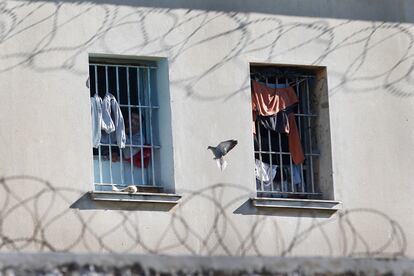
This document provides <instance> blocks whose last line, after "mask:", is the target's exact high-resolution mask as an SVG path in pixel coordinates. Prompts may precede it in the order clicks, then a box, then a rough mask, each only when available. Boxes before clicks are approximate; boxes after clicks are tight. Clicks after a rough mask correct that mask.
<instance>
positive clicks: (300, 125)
mask: <svg viewBox="0 0 414 276" xmlns="http://www.w3.org/2000/svg"><path fill="white" fill-rule="evenodd" d="M296 91H297V93H296V94H297V95H298V99H299V104H298V112H299V114H304V113H305V112H304V111H303V110H302V101H303V98H302V96H301V89H300V81H299V79H298V77H296ZM298 123H299V139H300V141H301V143H302V137H303V134H302V132H303V128H302V118H301V116H298ZM300 182H301V183H300V185H301V186H302V193H304V192H305V179H304V178H303V163H301V164H300Z"/></svg>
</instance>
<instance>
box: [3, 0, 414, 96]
mask: <svg viewBox="0 0 414 276" xmlns="http://www.w3.org/2000/svg"><path fill="white" fill-rule="evenodd" d="M102 2H105V1H102ZM102 2H101V1H99V3H98V2H94V1H59V2H55V1H53V2H52V1H49V2H48V1H46V2H34V1H16V2H13V1H7V2H3V3H1V5H0V14H1V16H0V18H1V19H0V53H1V54H0V60H1V63H0V74H1V73H5V72H8V71H10V70H13V69H15V68H29V69H32V70H35V71H37V72H50V71H59V70H61V71H65V72H68V73H72V74H76V75H80V76H82V77H83V79H86V76H87V75H88V72H87V70H88V68H82V67H80V66H84V62H80V59H81V58H82V57H83V55H84V54H85V53H86V52H88V49H90V47H92V46H94V47H95V46H97V47H98V48H99V49H102V51H103V52H105V53H116V54H129V55H136V54H139V55H142V54H145V55H148V56H166V57H168V59H169V63H170V65H171V66H172V68H173V66H174V64H176V63H177V64H180V62H181V61H183V59H186V58H188V57H187V56H188V55H189V53H193V54H194V52H197V53H199V54H201V55H202V54H206V55H207V54H208V55H209V60H208V62H207V61H206V62H205V64H202V65H200V66H199V67H197V68H194V69H197V70H189V71H188V72H183V74H182V75H180V76H179V77H178V78H177V77H175V78H172V79H171V85H173V86H174V89H176V88H177V89H181V90H184V91H185V92H186V93H187V96H188V97H192V98H194V99H196V100H207V101H217V100H222V101H226V100H229V99H230V98H231V97H232V96H234V95H236V94H237V93H240V92H242V91H248V87H249V85H250V79H249V76H245V78H244V79H243V80H242V81H240V84H239V86H238V87H233V88H231V89H230V90H226V91H225V93H224V92H223V93H222V94H220V95H217V94H216V95H212V94H206V93H203V92H204V90H203V89H201V88H202V87H203V86H205V85H208V84H209V83H211V78H215V77H217V76H220V75H222V76H225V77H226V78H231V79H240V77H237V78H233V77H235V76H236V75H235V74H240V72H232V71H231V70H230V71H229V70H228V69H229V68H228V67H226V66H227V65H228V64H230V63H231V64H232V66H236V65H237V66H239V67H240V68H239V69H240V70H241V71H242V72H246V71H247V70H248V68H247V67H246V68H244V67H245V66H248V65H247V64H245V59H244V58H245V57H246V56H256V55H258V56H260V57H263V56H265V57H266V58H265V59H263V60H261V62H272V61H274V60H280V59H283V57H285V56H287V55H289V54H290V53H292V54H293V56H298V54H297V53H301V52H303V53H306V55H304V56H303V58H302V57H301V62H303V64H306V65H332V66H330V67H329V68H328V70H329V72H328V74H329V76H330V83H329V86H330V87H329V88H330V89H329V90H330V93H331V94H333V93H335V92H337V91H339V90H340V91H341V92H349V93H362V92H383V91H385V92H388V93H390V94H392V95H395V96H398V97H411V96H412V95H413V94H412V91H414V73H413V72H414V71H413V68H414V66H413V64H414V51H413V44H414V35H413V27H412V26H410V25H409V24H404V23H401V22H410V23H412V22H414V20H413V18H411V17H413V15H412V14H411V15H410V16H411V17H410V18H408V17H404V15H403V13H404V12H405V13H407V11H408V10H410V9H408V8H407V7H406V6H407V5H408V6H409V5H414V2H412V1H399V2H398V3H397V4H396V3H395V2H394V1H385V0H384V1H376V3H375V5H374V4H372V3H371V1H357V0H355V1H352V4H350V3H349V1H342V2H343V3H342V2H341V1H333V0H328V1H326V0H318V1H312V3H310V2H309V1H303V0H296V1H273V0H259V1H246V0H245V1H243V0H233V1H214V4H211V2H210V1H167V0H161V1H156V2H155V3H154V1H129V0H122V1H117V4H120V5H121V4H122V5H128V7H124V6H117V5H113V4H111V5H109V2H113V1H108V5H105V4H102ZM277 2H279V4H277ZM305 2H306V3H305ZM206 3H208V4H206ZM404 3H405V4H404ZM210 5H211V6H210ZM310 5H312V6H310ZM143 7H146V8H143ZM233 9H237V10H238V11H234V12H233ZM413 9H414V7H413V8H411V10H413ZM377 10H378V12H377ZM74 11H76V12H74ZM206 11H207V12H206ZM244 12H263V13H265V14H262V15H260V16H258V15H253V14H249V13H244ZM280 14H282V15H283V14H287V15H298V16H306V17H304V18H301V19H300V20H298V19H293V18H286V17H280V16H277V15H280ZM309 16H315V17H318V18H309ZM330 16H332V17H337V18H344V19H346V20H338V21H329V20H327V19H324V17H330ZM91 17H93V18H94V24H85V22H89V21H90V18H91ZM161 18H162V20H161ZM353 19H364V20H376V21H377V22H363V23H361V22H356V21H352V20H353ZM404 19H405V20H404ZM154 20H157V22H162V24H161V23H160V24H161V25H162V28H161V27H160V28H159V29H157V31H156V33H155V32H154V31H153V29H152V25H153V22H154ZM387 21H388V23H387ZM389 22H397V23H389ZM161 25H160V26H161ZM80 27H81V28H82V29H83V31H82V33H81V34H79V36H76V39H75V40H72V39H68V32H69V33H72V32H73V30H78V29H79V28H80ZM71 28H73V29H71ZM33 33H35V34H36V35H35V36H34V35H32V34H33ZM120 33H128V34H130V35H131V36H133V37H134V38H135V39H131V43H130V44H128V43H126V44H125V45H117V48H116V50H115V49H114V48H113V46H112V45H113V41H114V40H115V41H116V38H117V36H118V35H119V34H120ZM63 37H66V39H62V38H63ZM25 38H26V39H27V38H30V41H29V42H27V41H26V39H25ZM224 38H226V39H227V40H226V41H225V42H221V41H222V39H224ZM292 38H295V39H292ZM22 40H23V41H26V42H25V43H22ZM207 43H211V44H209V45H210V46H209V47H207V49H211V47H216V46H217V45H221V46H223V47H220V51H214V53H211V52H210V53H203V52H202V51H200V50H202V49H204V51H205V50H206V49H205V48H203V47H204V46H205V45H206V44H207ZM220 43H221V44H220ZM17 44H22V45H24V50H21V49H22V48H19V47H15V45H17ZM396 44H398V51H394V50H395V45H396ZM214 45H215V46H214ZM224 46H225V47H224ZM120 49H121V50H120ZM390 51H392V53H393V54H392V55H384V53H388V52H390ZM256 61H258V60H256ZM233 68H234V67H233ZM226 78H224V79H223V80H225V79H226ZM83 79H82V80H83ZM227 89H228V88H227ZM200 91H202V92H200Z"/></svg>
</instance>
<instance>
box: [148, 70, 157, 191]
mask: <svg viewBox="0 0 414 276" xmlns="http://www.w3.org/2000/svg"><path fill="white" fill-rule="evenodd" d="M147 73H148V93H149V95H148V97H149V111H150V116H149V127H150V139H151V172H152V185H153V186H155V172H154V139H153V136H152V109H153V108H152V99H151V98H152V97H151V69H150V68H148V69H147Z"/></svg>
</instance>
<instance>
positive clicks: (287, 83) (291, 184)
mask: <svg viewBox="0 0 414 276" xmlns="http://www.w3.org/2000/svg"><path fill="white" fill-rule="evenodd" d="M286 87H289V79H288V78H286ZM288 116H289V115H288ZM293 119H294V120H296V119H295V117H293ZM289 130H290V127H289ZM289 163H290V186H291V188H292V192H294V191H295V187H294V184H293V164H292V154H291V153H290V152H289Z"/></svg>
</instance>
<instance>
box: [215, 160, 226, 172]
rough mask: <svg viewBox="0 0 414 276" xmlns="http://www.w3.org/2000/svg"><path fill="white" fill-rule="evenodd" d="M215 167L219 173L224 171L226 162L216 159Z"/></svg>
mask: <svg viewBox="0 0 414 276" xmlns="http://www.w3.org/2000/svg"><path fill="white" fill-rule="evenodd" d="M216 160H217V166H218V167H219V169H220V170H221V171H224V170H225V169H226V167H227V162H226V160H224V159H223V158H217V159H216Z"/></svg>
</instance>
